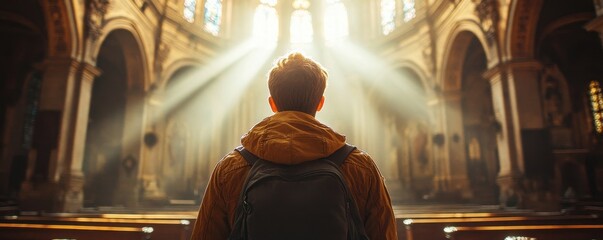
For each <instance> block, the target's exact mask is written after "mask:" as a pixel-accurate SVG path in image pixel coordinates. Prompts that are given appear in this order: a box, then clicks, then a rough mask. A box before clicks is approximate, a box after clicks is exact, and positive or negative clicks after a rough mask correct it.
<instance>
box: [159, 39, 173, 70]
mask: <svg viewBox="0 0 603 240" xmlns="http://www.w3.org/2000/svg"><path fill="white" fill-rule="evenodd" d="M169 55H170V46H169V45H168V44H166V43H164V42H161V43H160V44H159V49H158V51H157V59H156V61H157V68H158V70H161V69H162V68H163V64H164V63H165V60H166V59H167V58H168V56H169Z"/></svg>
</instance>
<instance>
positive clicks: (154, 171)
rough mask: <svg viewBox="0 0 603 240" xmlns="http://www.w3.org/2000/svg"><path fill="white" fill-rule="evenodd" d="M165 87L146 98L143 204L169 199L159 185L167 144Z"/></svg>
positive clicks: (142, 162) (153, 203) (159, 202)
mask: <svg viewBox="0 0 603 240" xmlns="http://www.w3.org/2000/svg"><path fill="white" fill-rule="evenodd" d="M164 91H165V90H164V89H157V90H155V91H154V92H152V93H151V94H149V96H148V97H147V99H146V105H147V107H146V123H147V124H145V128H146V131H145V134H144V137H143V142H144V145H145V147H144V148H143V153H142V159H144V160H143V161H141V163H140V164H141V169H142V173H141V178H142V186H141V187H142V196H140V197H141V202H142V204H143V205H145V204H146V205H156V204H161V203H162V202H164V201H167V199H166V195H165V191H164V189H163V188H161V187H160V186H159V182H158V179H159V173H160V172H159V169H161V156H163V152H162V146H163V145H164V144H165V137H164V136H163V133H164V132H165V131H164V125H165V124H164V122H163V119H164V117H163V114H164V113H163V112H162V109H163V108H164V105H163V99H164V94H165V92H164Z"/></svg>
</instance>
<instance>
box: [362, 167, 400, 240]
mask: <svg viewBox="0 0 603 240" xmlns="http://www.w3.org/2000/svg"><path fill="white" fill-rule="evenodd" d="M371 163H372V164H371V169H370V171H371V176H370V178H369V179H370V188H369V194H368V199H367V202H366V206H365V211H366V212H365V219H364V226H365V231H366V233H367V235H368V237H369V238H370V239H387V240H396V239H398V236H397V235H398V232H397V230H396V217H395V216H394V211H393V209H392V204H391V199H390V197H389V193H388V192H387V188H386V187H385V183H384V180H383V176H382V175H381V173H380V172H379V170H378V169H377V166H375V163H374V162H373V161H372V159H371Z"/></svg>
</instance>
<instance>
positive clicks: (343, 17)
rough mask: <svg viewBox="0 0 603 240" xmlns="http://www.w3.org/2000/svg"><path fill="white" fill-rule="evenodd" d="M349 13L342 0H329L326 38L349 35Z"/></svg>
mask: <svg viewBox="0 0 603 240" xmlns="http://www.w3.org/2000/svg"><path fill="white" fill-rule="evenodd" d="M348 34H349V32H348V13H347V11H346V9H345V5H344V4H343V3H342V2H341V0H327V7H326V9H325V38H326V40H327V41H333V40H337V39H342V38H345V37H347V36H348Z"/></svg>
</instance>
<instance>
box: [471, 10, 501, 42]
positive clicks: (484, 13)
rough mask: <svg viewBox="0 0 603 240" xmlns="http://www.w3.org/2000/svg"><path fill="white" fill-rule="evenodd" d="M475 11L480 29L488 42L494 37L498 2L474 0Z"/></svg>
mask: <svg viewBox="0 0 603 240" xmlns="http://www.w3.org/2000/svg"><path fill="white" fill-rule="evenodd" d="M473 2H475V3H476V6H475V11H476V13H477V16H478V17H479V20H480V23H481V25H482V29H483V30H484V32H485V33H486V37H487V38H488V40H489V41H493V40H494V39H495V37H496V25H497V24H498V17H499V15H498V2H497V0H474V1H473Z"/></svg>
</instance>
